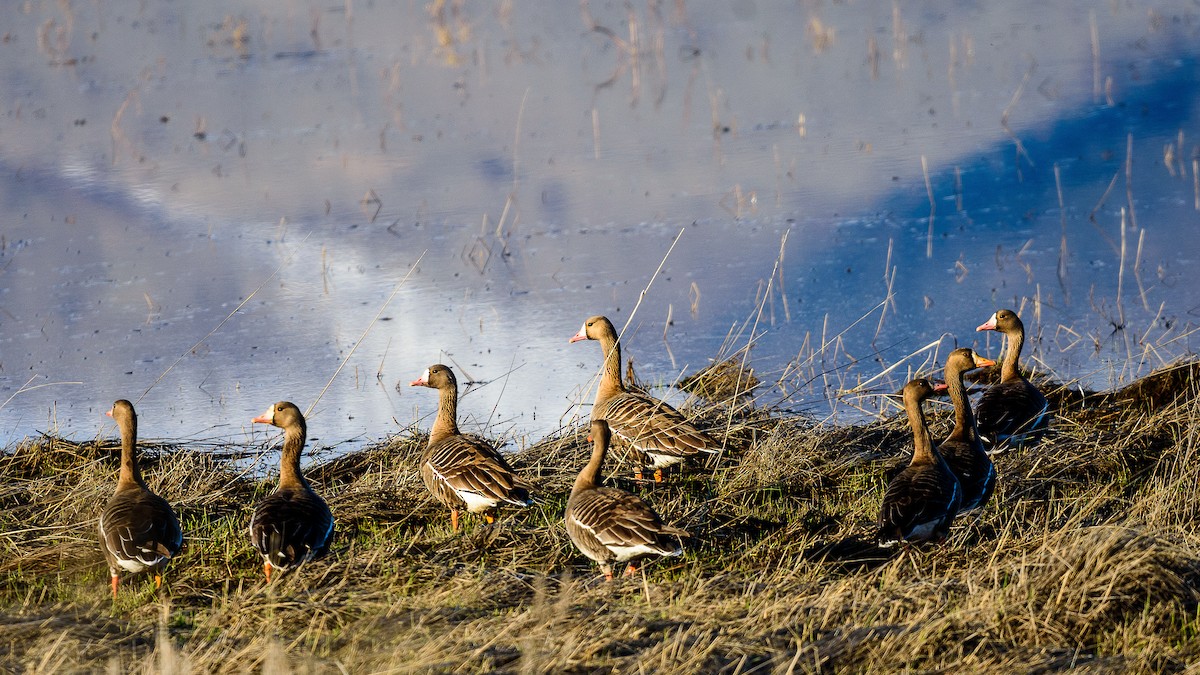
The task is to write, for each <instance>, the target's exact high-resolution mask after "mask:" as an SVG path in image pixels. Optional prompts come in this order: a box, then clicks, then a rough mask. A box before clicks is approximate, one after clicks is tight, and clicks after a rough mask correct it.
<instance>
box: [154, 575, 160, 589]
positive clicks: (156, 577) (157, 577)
mask: <svg viewBox="0 0 1200 675" xmlns="http://www.w3.org/2000/svg"><path fill="white" fill-rule="evenodd" d="M154 587H155V588H162V575H161V574H155V575H154Z"/></svg>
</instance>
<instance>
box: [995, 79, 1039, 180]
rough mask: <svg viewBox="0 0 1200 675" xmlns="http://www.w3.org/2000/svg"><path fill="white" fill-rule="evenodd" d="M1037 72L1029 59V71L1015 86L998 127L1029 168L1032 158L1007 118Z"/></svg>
mask: <svg viewBox="0 0 1200 675" xmlns="http://www.w3.org/2000/svg"><path fill="white" fill-rule="evenodd" d="M1035 70H1037V60H1035V59H1032V58H1031V59H1030V64H1029V70H1027V71H1025V77H1023V78H1021V84H1019V85H1017V90H1016V91H1014V92H1013V95H1012V99H1011V100H1010V101H1009V102H1008V105H1007V106H1006V107H1005V108H1004V113H1003V114H1001V115H1000V126H1001V127H1002V128H1003V129H1004V133H1006V134H1008V136H1009V138H1012V139H1013V143H1016V145H1017V156H1018V157H1024V158H1025V161H1027V162H1029V166H1034V163H1033V158H1032V157H1030V156H1029V153H1028V152H1026V151H1025V145H1024V144H1023V143H1021V139H1020V138H1017V135H1016V134H1015V133H1013V130H1012V127H1010V126H1009V125H1008V116H1009V115H1011V114H1012V111H1013V108H1015V107H1016V105H1017V101H1020V100H1021V94H1022V93H1024V91H1025V85H1026V84H1028V83H1029V78H1031V77H1033V71H1035ZM1020 166H1021V164H1020V162H1018V163H1017V170H1018V171H1019V170H1020Z"/></svg>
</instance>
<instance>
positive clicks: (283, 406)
mask: <svg viewBox="0 0 1200 675" xmlns="http://www.w3.org/2000/svg"><path fill="white" fill-rule="evenodd" d="M253 422H254V423H255V424H270V425H272V426H276V427H279V428H281V429H283V454H282V456H281V457H280V458H279V487H277V488H275V492H272V493H271V494H270V495H269V496H267V497H266V498H265V499H263V500H262V501H261V502H259V503H258V506H256V507H254V515H253V516H251V517H250V541H251V543H253V544H254V548H255V549H257V550H258V553H259V555H261V556H262V558H263V573H264V574H266V575H267V581H268V582H270V581H271V570H272V569H277V570H280V571H286V570H289V569H291V568H293V567H297V566H299V565H302V564H304V563H306V562H308V561H310V560H314V559H316V558H319V557H321V556H323V555H325V553H326V552H328V551H329V544H330V542H331V541H333V514H332V513H330V512H329V506H327V505H326V504H325V500H323V499H321V497H320V495H318V494H317V493H316V492H313V489H312V488H311V487H309V485H308V481H306V480H304V475H303V474H302V473H300V451H301V450H303V449H304V440H305V438H306V435H307V433H308V427H307V425H305V423H304V415H302V414H301V413H300V409H299V408H297V407H296V404H294V403H291V402H289V401H280V402H279V403H276V404H275V405H273V406H271V407H270V408H267V411H266V412H264V413H263V414H261V415H259V416H258V417H255V418H254V420H253Z"/></svg>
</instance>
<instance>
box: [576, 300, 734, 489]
mask: <svg viewBox="0 0 1200 675" xmlns="http://www.w3.org/2000/svg"><path fill="white" fill-rule="evenodd" d="M580 340H597V341H599V342H600V350H601V351H602V352H603V353H604V372H603V374H602V375H601V377H600V385H599V386H598V387H597V388H596V401H595V403H594V404H593V405H592V416H591V419H592V421H596V420H604V421H606V422H608V426H609V428H610V429H611V432H612V433H613V434H615V435H617V436H618V437H620V438H621V439H622V440H624V441H625V442H626V443H628V444H629V445H630V446H632V447H633V448H634V450H635V454H636V456H637V459H638V461H639V462H640V464H639V466H638V467H637V469H636V470H635V477H636V478H637V479H638V480H641V479H642V467H643V466H649V467H651V468H653V469H654V481H655V482H656V483H661V482H662V479H663V469H664V468H666V467H668V466H671V465H673V464H678V463H679V462H682V461H683V460H684V459H685V458H687V457H693V456H695V455H698V454H700V453H715V452H717V451H719V450H720V444H719V443H717V441H716V440H715V439H713V437H712V436H709V435H708V434H706V433H704V432H703V431H700V430H699V429H697V428H696V427H695V426H694V425H692V423H691V422H688V421H687V419H685V418H684V416H683V415H681V414H680V413H679V411H678V410H676V409H674V408H672V407H671V406H670V405H668V404H667V403H664V402H663V401H660V400H659V399H656V398H653V397H651V396H647V395H645V394H641V393H638V392H633V391H629V389H627V388H626V386H625V384H624V383H623V382H622V381H621V343H620V342H619V341H618V339H617V331H616V329H615V328H613V325H612V322H610V321H609V320H608V319H607V318H606V317H603V316H593V317H592V318H590V319H588V320H587V321H585V322H584V323H583V327H582V328H580V329H579V332H578V333H576V334H575V335H574V336H572V337H571V339H570V340H569V341H568V342H579V341H580Z"/></svg>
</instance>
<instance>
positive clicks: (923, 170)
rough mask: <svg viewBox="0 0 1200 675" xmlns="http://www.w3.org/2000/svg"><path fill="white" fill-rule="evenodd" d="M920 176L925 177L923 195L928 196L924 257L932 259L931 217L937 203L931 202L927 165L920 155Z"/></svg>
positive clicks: (935, 210) (930, 184) (931, 185)
mask: <svg viewBox="0 0 1200 675" xmlns="http://www.w3.org/2000/svg"><path fill="white" fill-rule="evenodd" d="M921 174H922V175H924V176H925V193H926V194H927V195H929V231H928V232H927V233H926V235H925V257H926V258H932V257H933V217H934V215H935V214H937V202H935V201H934V200H933V184H932V183H930V182H929V163H928V162H926V161H925V155H921Z"/></svg>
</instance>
